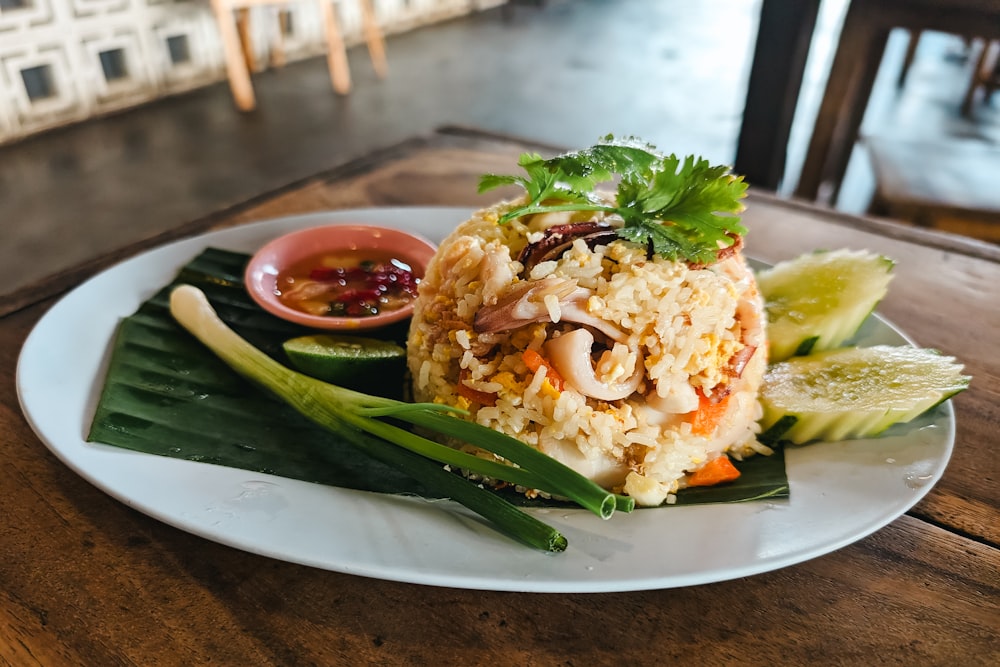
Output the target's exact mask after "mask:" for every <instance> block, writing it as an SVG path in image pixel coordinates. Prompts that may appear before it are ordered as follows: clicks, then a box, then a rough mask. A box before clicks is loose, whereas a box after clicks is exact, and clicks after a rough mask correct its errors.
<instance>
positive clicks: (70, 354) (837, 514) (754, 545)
mask: <svg viewBox="0 0 1000 667" xmlns="http://www.w3.org/2000/svg"><path fill="white" fill-rule="evenodd" d="M468 214H469V210H468V209H459V208H389V209H365V210H355V211H339V212H329V213H320V214H311V215H303V216H296V217H290V218H282V219H278V220H272V221H267V222H262V223H257V224H252V225H246V226H243V227H237V228H235V229H230V230H224V231H219V232H214V233H211V234H206V235H203V236H200V237H197V238H194V239H189V240H185V241H179V242H176V243H172V244H170V245H166V246H163V247H161V248H158V249H155V250H152V251H149V252H146V253H144V254H142V255H139V256H137V257H134V258H133V259H130V260H128V261H126V262H123V263H121V264H119V265H117V266H115V267H112V268H110V269H108V270H106V271H104V272H103V273H101V274H99V275H97V276H95V277H93V278H91V279H90V280H88V281H87V282H86V283H84V284H82V285H81V286H80V287H78V288H76V289H75V290H73V291H72V292H70V293H69V294H67V295H66V296H65V297H64V298H63V299H62V300H61V301H59V302H58V303H57V304H56V305H55V306H54V307H53V308H52V309H51V310H50V311H49V312H48V313H47V314H46V315H45V316H44V317H43V318H42V319H41V320H40V321H39V322H38V324H37V325H36V327H35V329H34V330H33V331H32V332H31V335H30V336H29V337H28V340H27V341H26V342H25V344H24V347H23V349H22V350H21V356H20V359H19V362H18V369H17V387H18V395H19V397H20V401H21V406H22V409H23V410H24V414H25V415H26V416H27V418H28V420H29V422H30V423H31V425H32V427H33V428H34V430H35V432H36V433H37V434H38V437H39V438H41V440H42V442H44V443H45V444H46V445H47V446H48V447H49V448H50V449H51V450H52V451H53V452H54V453H55V454H56V456H58V457H59V458H60V459H61V460H62V461H63V462H64V463H65V464H66V465H68V466H69V467H70V468H72V469H73V470H74V471H76V472H77V473H78V474H80V475H81V476H83V477H84V478H85V479H87V480H88V481H90V482H91V483H92V484H94V485H96V486H97V487H98V488H100V489H102V490H104V491H105V492H107V493H109V494H110V495H112V496H113V497H115V498H117V499H119V500H120V501H122V502H124V503H126V504H127V505H129V506H131V507H134V508H135V509H137V510H139V511H141V512H144V513H146V514H148V515H150V516H152V517H155V518H157V519H159V520H161V521H163V522H166V523H168V524H170V525H172V526H176V527H178V528H180V529H182V530H185V531H188V532H191V533H194V534H196V535H200V536H202V537H205V538H207V539H210V540H214V541H216V542H220V543H223V544H227V545H230V546H233V547H236V548H238V549H243V550H246V551H249V552H253V553H257V554H262V555H265V556H269V557H272V558H277V559H281V560H286V561H290V562H295V563H301V564H305V565H311V566H315V567H319V568H325V569H329V570H335V571H338V572H346V573H351V574H357V575H362V576H368V577H377V578H382V579H391V580H397V581H407V582H414V583H420V584H432V585H437V586H452V587H461V588H476V589H491V590H511V591H535V592H556V591H564V592H597V591H624V590H642V589H653V588H670V587H676V586H690V585H694V584H704V583H709V582H714V581H721V580H725V579H731V578H735V577H742V576H747V575H752V574H756V573H760V572H766V571H769V570H774V569H777V568H780V567H784V566H788V565H792V564H794V563H799V562H802V561H804V560H807V559H810V558H815V557H817V556H820V555H822V554H826V553H828V552H830V551H833V550H835V549H838V548H840V547H843V546H845V545H847V544H850V543H851V542H854V541H855V540H858V539H860V538H862V537H864V536H866V535H868V534H870V533H872V532H874V531H876V530H878V529H879V528H881V527H883V526H885V525H886V524H888V523H889V522H891V521H892V520H893V519H895V518H897V517H898V516H900V515H901V514H902V513H903V512H905V511H906V510H907V509H909V508H910V507H912V506H913V505H914V504H915V503H916V502H917V501H918V500H920V499H921V498H922V497H923V496H924V495H925V494H926V493H927V491H928V490H930V488H931V486H932V485H933V484H934V483H935V482H936V481H937V480H938V479H939V478H940V476H941V474H942V472H943V471H944V468H945V465H946V464H947V462H948V458H949V456H950V455H951V450H952V444H953V442H954V413H953V411H952V408H951V404H950V402H949V403H946V404H944V405H942V406H940V407H939V408H937V409H936V410H934V411H932V412H931V413H930V414H928V415H925V416H924V417H923V418H921V419H920V420H918V421H917V422H914V423H912V424H910V425H908V426H907V427H905V428H902V429H897V430H895V431H894V433H895V435H891V436H889V437H884V438H879V439H878V440H872V441H850V442H839V443H823V444H819V445H812V446H807V447H800V448H795V447H791V448H789V450H788V452H787V467H788V478H789V484H790V488H791V498H790V499H789V500H787V501H770V502H753V503H744V504H735V505H702V506H691V507H675V508H664V509H658V510H643V511H637V512H634V513H632V514H630V515H624V514H618V515H616V516H614V517H613V518H612V519H611V520H609V521H602V520H600V519H598V518H597V517H595V516H593V515H591V514H589V513H587V512H585V511H582V510H536V513H537V514H539V515H541V518H542V519H543V520H545V521H547V522H548V523H551V524H552V525H554V526H555V527H556V528H558V529H559V530H561V531H563V532H564V533H565V535H566V536H567V538H568V539H569V543H570V546H569V549H568V550H567V551H566V552H564V553H562V554H555V555H549V554H544V553H540V552H537V551H534V550H532V549H528V548H526V547H523V546H521V545H520V544H516V543H514V542H512V541H510V540H509V539H507V538H505V537H504V536H502V535H500V534H498V533H496V532H495V531H493V530H492V529H490V528H489V527H487V526H486V525H484V524H483V522H482V521H480V520H479V519H478V518H477V517H476V516H475V515H473V514H472V513H470V512H468V511H466V510H465V509H464V508H462V507H460V506H458V505H456V504H454V503H452V502H450V501H438V502H427V501H423V500H420V499H414V498H397V497H389V496H383V495H378V494H373V493H367V492H359V491H350V490H344V489H338V488H332V487H326V486H321V485H317V484H310V483H306V482H300V481H295V480H290V479H285V478H280V477H272V476H268V475H262V474H256V473H251V472H247V471H245V470H237V469H233V468H224V467H220V466H214V465H207V464H201V463H192V462H188V461H182V460H177V459H170V458H164V457H158V456H152V455H146V454H140V453H136V452H131V451H127V450H124V449H119V448H116V447H110V446H104V445H95V444H88V443H86V442H85V440H84V438H85V437H86V433H87V431H88V429H89V426H90V421H91V418H92V415H93V410H94V407H95V405H96V401H97V397H98V393H99V391H100V387H101V384H102V382H103V378H104V373H105V368H106V361H107V360H106V357H107V354H108V351H109V349H110V343H111V339H112V336H113V335H114V332H115V328H116V326H117V325H118V322H119V320H120V318H122V317H125V316H128V315H130V314H132V313H133V312H134V311H135V309H136V308H137V307H138V306H139V304H140V303H141V302H143V301H144V300H146V299H147V298H149V297H150V296H151V295H152V294H154V293H155V292H156V290H157V289H158V288H160V287H161V286H162V285H165V284H167V283H168V282H169V281H170V280H171V279H172V278H173V276H174V275H175V273H176V271H177V269H178V268H179V267H181V266H182V265H184V264H185V263H187V262H188V261H189V260H190V259H191V258H192V257H194V256H195V255H196V254H198V252H200V251H201V250H202V249H203V248H205V247H207V246H215V247H220V248H227V249H231V250H239V251H247V252H250V251H252V250H254V249H256V248H258V247H260V246H261V245H262V244H263V243H265V242H266V241H268V240H269V239H271V238H274V237H275V236H277V235H279V234H282V233H285V232H287V231H290V230H293V229H297V228H301V227H306V226H312V225H317V224H326V223H336V222H370V223H380V224H384V225H390V226H399V227H403V228H405V229H407V230H410V231H415V232H417V233H420V234H423V235H424V236H426V237H428V238H430V239H432V240H434V241H440V240H441V239H442V238H443V236H444V235H445V234H446V233H447V232H448V231H449V230H451V229H452V228H453V227H454V226H455V225H456V224H457V223H459V222H461V221H462V220H464V219H465V218H466V217H467V216H468ZM890 298H891V297H890ZM861 342H862V343H863V344H877V343H887V344H901V343H904V342H906V339H905V337H904V336H903V335H902V334H900V333H899V332H897V331H896V330H895V329H893V328H892V327H891V326H890V325H888V324H886V323H885V322H883V321H881V320H875V321H871V322H870V324H869V325H866V327H865V328H864V331H863V332H862V333H861Z"/></svg>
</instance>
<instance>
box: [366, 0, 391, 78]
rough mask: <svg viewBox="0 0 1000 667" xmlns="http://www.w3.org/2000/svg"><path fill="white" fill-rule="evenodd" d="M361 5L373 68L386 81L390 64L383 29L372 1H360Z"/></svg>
mask: <svg viewBox="0 0 1000 667" xmlns="http://www.w3.org/2000/svg"><path fill="white" fill-rule="evenodd" d="M360 3H361V19H362V22H363V25H364V31H365V41H366V42H367V43H368V55H369V56H370V57H371V59H372V67H373V68H374V69H375V74H377V75H378V77H379V78H380V79H384V78H385V75H386V71H387V70H388V63H387V61H386V57H385V39H384V38H383V37H382V29H381V28H379V25H378V21H377V20H376V18H375V10H374V8H373V7H372V0H360Z"/></svg>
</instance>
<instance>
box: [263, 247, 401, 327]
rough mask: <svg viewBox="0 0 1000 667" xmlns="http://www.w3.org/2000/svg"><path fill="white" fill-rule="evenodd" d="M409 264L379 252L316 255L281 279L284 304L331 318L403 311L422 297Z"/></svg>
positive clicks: (279, 292) (277, 289)
mask: <svg viewBox="0 0 1000 667" xmlns="http://www.w3.org/2000/svg"><path fill="white" fill-rule="evenodd" d="M419 282H420V279H419V278H417V277H416V276H415V275H414V273H413V269H412V268H411V267H410V265H409V264H407V263H406V262H404V261H402V260H401V259H399V258H397V257H394V256H392V255H387V254H380V253H379V252H378V251H365V252H364V253H326V254H321V255H314V256H312V257H309V258H307V259H305V260H302V261H301V262H298V263H296V264H293V265H292V266H291V267H289V268H288V269H286V270H285V271H282V272H281V273H279V274H278V280H277V284H276V286H275V294H276V295H277V297H278V300H279V301H281V302H282V303H283V304H284V305H286V306H288V307H290V308H294V309H296V310H301V311H302V312H305V313H309V314H310V315H328V316H330V317H370V316H372V315H378V314H379V313H384V312H389V311H393V310H398V309H399V308H402V307H403V306H405V305H407V304H408V303H410V302H411V301H413V300H414V299H415V298H416V297H417V285H418V284H419Z"/></svg>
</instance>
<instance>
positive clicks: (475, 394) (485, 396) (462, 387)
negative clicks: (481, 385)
mask: <svg viewBox="0 0 1000 667" xmlns="http://www.w3.org/2000/svg"><path fill="white" fill-rule="evenodd" d="M468 375H469V373H468V371H466V370H464V369H463V370H462V373H461V376H460V377H459V380H458V387H457V389H456V391H457V392H458V395H459V396H461V397H462V398H467V399H468V400H470V401H472V402H473V403H479V404H480V405H487V406H489V407H493V406H494V405H496V404H497V395H496V394H490V393H487V392H485V391H479V390H478V389H473V388H472V387H470V386H469V385H467V384H465V382H464V380H465V378H466V377H468Z"/></svg>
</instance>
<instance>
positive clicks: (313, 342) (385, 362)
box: [282, 334, 406, 398]
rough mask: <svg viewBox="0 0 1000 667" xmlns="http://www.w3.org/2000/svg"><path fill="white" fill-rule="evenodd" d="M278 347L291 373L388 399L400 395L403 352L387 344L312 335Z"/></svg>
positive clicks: (345, 337) (361, 338)
mask: <svg viewBox="0 0 1000 667" xmlns="http://www.w3.org/2000/svg"><path fill="white" fill-rule="evenodd" d="M282 347H283V348H284V350H285V354H286V355H287V356H288V360H289V361H290V362H291V364H292V366H293V367H294V368H295V369H297V370H299V371H301V372H302V373H305V374H306V375H310V376H312V377H314V378H318V379H320V380H323V381H324V382H329V383H331V384H335V385H339V386H341V387H347V388H348V389H354V390H355V391H361V392H364V393H366V394H376V395H378V396H387V397H390V398H398V397H400V396H401V395H402V393H403V391H402V386H403V376H404V370H405V368H406V349H404V348H403V347H402V346H400V345H397V344H396V343H393V342H391V341H387V340H379V339H375V338H364V337H361V336H340V335H332V334H315V335H310V336H301V337H299V338H292V339H291V340H287V341H285V342H284V343H283V344H282Z"/></svg>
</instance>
